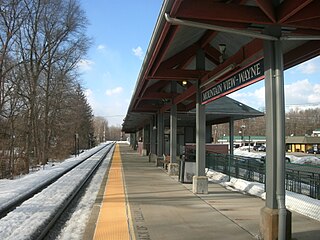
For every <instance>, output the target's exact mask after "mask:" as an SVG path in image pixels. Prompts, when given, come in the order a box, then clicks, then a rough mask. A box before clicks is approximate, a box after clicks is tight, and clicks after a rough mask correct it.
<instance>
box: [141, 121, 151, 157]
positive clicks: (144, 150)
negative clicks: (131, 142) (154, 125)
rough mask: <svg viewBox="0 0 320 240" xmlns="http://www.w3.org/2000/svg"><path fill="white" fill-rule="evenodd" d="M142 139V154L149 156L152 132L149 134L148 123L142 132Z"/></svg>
mask: <svg viewBox="0 0 320 240" xmlns="http://www.w3.org/2000/svg"><path fill="white" fill-rule="evenodd" d="M142 134H143V135H142V136H143V137H142V140H143V148H142V154H141V155H142V156H147V155H148V152H149V149H150V142H149V141H150V137H149V136H150V134H149V128H148V125H147V126H144V128H143V132H142Z"/></svg>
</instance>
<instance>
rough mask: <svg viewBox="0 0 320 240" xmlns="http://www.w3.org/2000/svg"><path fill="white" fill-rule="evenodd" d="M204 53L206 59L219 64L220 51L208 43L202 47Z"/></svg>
mask: <svg viewBox="0 0 320 240" xmlns="http://www.w3.org/2000/svg"><path fill="white" fill-rule="evenodd" d="M203 50H204V51H205V53H206V55H208V56H209V57H208V59H209V60H210V61H212V62H213V63H214V64H215V65H219V64H220V61H219V57H220V55H221V53H220V52H219V51H218V50H217V49H216V48H214V47H212V46H211V45H210V44H207V45H206V46H205V47H204V49H203Z"/></svg>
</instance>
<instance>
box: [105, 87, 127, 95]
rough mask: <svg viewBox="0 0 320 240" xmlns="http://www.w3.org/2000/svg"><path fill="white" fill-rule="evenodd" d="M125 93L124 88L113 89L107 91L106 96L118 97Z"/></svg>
mask: <svg viewBox="0 0 320 240" xmlns="http://www.w3.org/2000/svg"><path fill="white" fill-rule="evenodd" d="M122 91H123V88H122V87H116V88H113V89H107V91H106V95H107V96H112V95H116V94H119V93H121V92H122Z"/></svg>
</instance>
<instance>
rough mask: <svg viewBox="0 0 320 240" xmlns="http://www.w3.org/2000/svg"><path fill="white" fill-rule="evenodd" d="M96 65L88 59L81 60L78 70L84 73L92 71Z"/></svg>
mask: <svg viewBox="0 0 320 240" xmlns="http://www.w3.org/2000/svg"><path fill="white" fill-rule="evenodd" d="M94 64H95V63H94V62H93V61H91V60H88V59H81V60H80V61H79V62H78V65H77V66H78V68H79V69H80V71H83V72H86V71H90V70H91V69H92V66H93V65H94Z"/></svg>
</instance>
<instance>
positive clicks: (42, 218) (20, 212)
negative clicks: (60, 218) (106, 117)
mask: <svg viewBox="0 0 320 240" xmlns="http://www.w3.org/2000/svg"><path fill="white" fill-rule="evenodd" d="M106 151H108V148H104V149H103V150H102V151H100V152H98V153H97V154H95V155H94V156H91V157H90V161H85V162H83V163H82V164H80V165H78V166H77V167H76V168H74V169H72V170H71V171H70V172H68V173H67V174H65V175H64V176H63V177H61V178H59V179H58V180H57V181H56V182H54V183H53V184H51V185H50V186H49V187H47V188H46V189H44V190H43V191H41V192H40V193H38V194H36V195H35V196H34V197H32V198H30V199H28V200H27V201H25V202H23V204H21V205H20V206H19V207H17V208H16V209H15V210H14V211H12V212H10V213H8V215H7V216H5V217H4V218H2V219H0V239H15V240H16V239H28V238H31V239H32V238H34V237H36V236H35V235H38V234H39V229H43V228H44V226H45V225H46V224H48V222H49V220H50V219H51V217H52V216H54V215H55V214H56V213H57V212H58V210H59V209H60V207H61V205H62V204H63V203H65V202H66V201H67V199H70V197H71V195H72V194H73V193H74V191H75V189H76V188H78V186H80V185H81V184H82V182H83V181H84V179H86V176H87V175H88V173H90V172H91V171H92V169H93V168H94V167H95V166H96V165H97V163H98V162H99V160H100V159H101V157H103V156H104V154H105V153H106ZM78 220H81V218H79V219H78Z"/></svg>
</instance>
